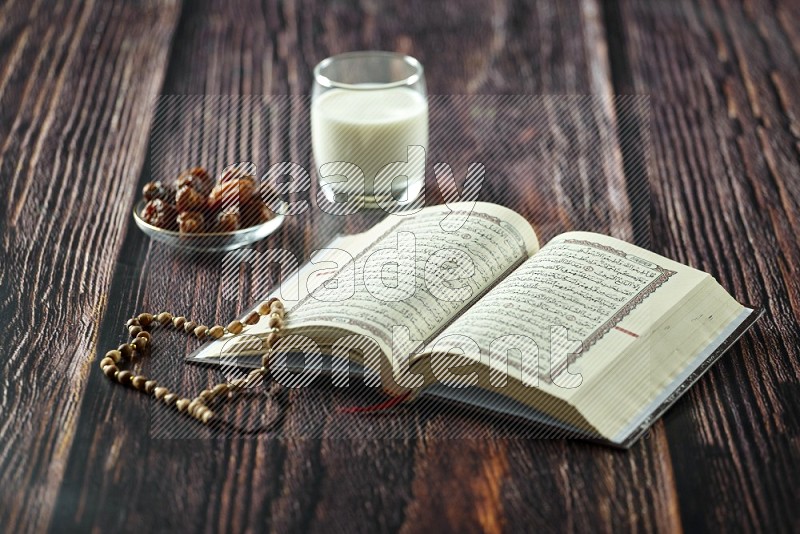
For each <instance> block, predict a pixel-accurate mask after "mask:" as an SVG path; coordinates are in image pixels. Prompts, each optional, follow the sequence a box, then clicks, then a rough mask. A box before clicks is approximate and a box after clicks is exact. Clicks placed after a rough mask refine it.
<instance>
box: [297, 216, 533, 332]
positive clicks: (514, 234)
mask: <svg viewBox="0 0 800 534" xmlns="http://www.w3.org/2000/svg"><path fill="white" fill-rule="evenodd" d="M451 214H454V215H467V216H469V217H477V218H479V219H483V220H485V221H488V222H490V223H493V224H496V225H498V226H500V227H501V228H503V230H505V231H506V232H508V234H509V238H512V239H513V240H514V241H516V243H515V244H516V245H517V246H518V247H519V250H520V251H521V252H522V254H524V255H525V256H526V257H527V247H526V246H525V238H524V237H522V234H521V233H520V232H519V230H518V229H517V228H516V227H515V226H514V225H512V224H508V223H506V221H504V220H503V219H501V218H499V217H496V216H494V215H489V214H488V213H483V212H476V211H471V212H467V211H463V210H460V211H453V212H451ZM435 215H439V213H431V214H429V216H430V217H434V216H435ZM445 215H448V214H445ZM389 216H390V217H391V215H389ZM407 221H410V219H400V220H399V221H397V222H396V223H395V224H393V225H392V226H391V227H389V228H388V229H387V230H386V232H384V233H383V234H382V235H381V236H380V237H378V238H377V239H375V242H374V243H373V245H374V244H375V243H378V242H380V241H383V240H384V239H386V238H387V237H389V236H390V235H392V234H393V233H396V232H397V231H398V229H399V228H400V226H401V225H403V224H404V223H406V222H407ZM374 251H375V249H373V248H371V247H367V248H365V249H364V250H362V251H361V252H360V253H359V254H358V255H356V257H355V258H353V261H352V263H353V265H354V266H355V265H357V264H358V261H359V260H360V259H361V258H362V257H363V256H364V255H366V254H367V252H370V253H372V252H374ZM350 263H351V262H348V263H347V264H345V265H343V266H342V267H341V268H340V269H339V271H337V272H336V274H335V275H333V277H332V278H334V277H336V276H338V275H339V273H340V272H342V270H344V268H345V267H346V266H347V265H349V264H350ZM516 265H518V263H515V264H513V265H512V268H513V267H515V266H516ZM508 272H509V271H508V270H507V271H506V272H504V273H503V274H502V275H500V276H501V277H502V278H505V276H507V275H508ZM489 287H492V285H491V284H490V285H489ZM484 293H485V292H484ZM482 296H483V293H479V294H477V295H475V298H474V299H473V300H472V302H470V304H469V307H472V306H473V305H474V304H475V303H476V302H477V301H478V300H479V299H480V298H481V297H482ZM314 300H315V299H314V297H313V292H312V293H309V294H308V295H306V296H305V297H304V298H303V299H301V300H300V301H299V302H298V303H297V304H296V305H295V306H294V307H293V309H297V308H299V307H300V306H304V305H307V304H308V303H309V302H310V301H314ZM466 309H468V308H462V309H461V311H460V312H459V313H458V314H457V315H456V317H457V316H458V315H459V314H460V313H463V311H464V310H466ZM338 322H340V323H343V324H351V325H354V326H358V327H360V328H362V329H364V330H366V331H368V332H370V333H371V334H372V335H373V336H375V337H377V338H381V340H382V341H383V342H384V343H388V344H391V339H389V340H387V339H385V338H384V336H383V334H382V333H381V332H380V331H378V329H376V328H375V327H374V326H373V325H372V324H371V323H369V322H366V321H362V320H360V319H356V320H349V319H340V320H339V321H338ZM448 324H450V323H449V322H448V323H447V324H445V325H443V326H442V327H441V328H440V329H439V332H441V330H442V329H444V328H445V327H446V326H447V325H448ZM436 335H438V332H434V334H433V335H432V336H431V339H433V338H434V337H435V336H436ZM428 341H429V340H425V343H427V342H428Z"/></svg>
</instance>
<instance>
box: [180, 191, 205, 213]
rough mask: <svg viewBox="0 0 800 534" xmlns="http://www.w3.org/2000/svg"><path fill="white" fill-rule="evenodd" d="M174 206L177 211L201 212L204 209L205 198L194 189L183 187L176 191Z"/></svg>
mask: <svg viewBox="0 0 800 534" xmlns="http://www.w3.org/2000/svg"><path fill="white" fill-rule="evenodd" d="M175 205H176V207H177V208H178V211H181V212H183V211H202V210H204V209H205V208H206V197H205V195H203V194H201V193H199V192H198V191H197V190H196V189H194V188H192V187H190V186H188V185H185V186H183V187H181V188H180V189H178V194H177V195H175Z"/></svg>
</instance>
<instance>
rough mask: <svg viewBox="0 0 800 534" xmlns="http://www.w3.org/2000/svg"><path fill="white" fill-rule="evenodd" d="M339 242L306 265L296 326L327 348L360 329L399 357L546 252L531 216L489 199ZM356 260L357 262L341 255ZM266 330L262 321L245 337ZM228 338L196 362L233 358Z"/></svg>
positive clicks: (396, 220)
mask: <svg viewBox="0 0 800 534" xmlns="http://www.w3.org/2000/svg"><path fill="white" fill-rule="evenodd" d="M339 243H341V245H336V244H335V245H334V246H333V247H330V248H336V247H337V246H341V247H342V248H341V249H339V250H326V249H321V250H319V251H317V255H318V257H319V258H320V260H319V262H318V263H320V265H310V264H307V265H304V266H303V267H302V268H301V270H300V274H301V276H300V278H301V280H300V281H299V285H300V286H301V287H300V289H301V292H300V294H301V298H300V300H299V301H297V302H287V303H286V307H287V316H286V320H287V332H289V333H294V334H299V335H307V336H308V337H310V338H312V339H314V341H315V342H317V343H319V344H320V345H329V344H332V343H334V342H335V341H336V339H338V338H341V337H342V335H343V333H349V334H356V335H358V336H363V337H366V338H369V339H370V340H371V341H372V342H374V344H375V345H376V346H377V347H379V349H380V351H381V352H383V353H384V354H386V355H387V356H394V357H395V358H396V359H397V360H406V359H407V358H408V357H409V355H411V354H412V353H416V352H418V351H419V350H420V349H421V345H422V344H424V343H425V342H427V341H429V340H430V338H431V337H432V336H433V335H435V333H437V332H438V331H440V330H441V329H442V328H444V326H445V325H446V324H448V323H449V322H450V321H451V320H452V319H453V318H454V317H455V316H456V315H457V314H458V313H460V312H461V311H462V310H463V309H464V308H466V307H469V306H470V305H471V304H472V303H473V302H474V301H475V300H476V299H477V298H478V297H479V296H480V295H481V294H482V293H484V292H485V291H486V289H487V288H488V287H490V286H491V285H493V284H495V283H496V282H497V280H498V279H499V278H501V277H503V276H505V275H506V274H507V273H508V272H510V271H511V270H513V268H514V267H515V266H517V265H519V264H520V263H521V262H523V261H524V260H525V259H526V258H528V257H529V256H530V255H531V254H533V253H535V252H536V251H537V250H538V248H539V244H538V240H537V238H536V235H535V233H534V231H533V229H532V228H531V226H530V224H529V223H528V222H527V221H525V219H524V218H523V217H521V216H520V215H518V214H517V213H515V212H513V211H511V210H509V209H507V208H503V207H501V206H496V205H493V204H486V203H480V202H478V203H474V204H473V203H453V204H449V205H447V206H445V205H442V206H433V207H429V208H425V209H423V210H421V211H420V212H418V213H416V214H414V215H406V216H402V217H401V216H396V215H390V216H389V217H388V218H387V219H386V220H384V221H383V222H381V223H380V224H378V225H377V226H376V227H374V228H373V229H371V230H370V231H368V232H366V233H365V234H362V235H359V236H354V237H348V238H347V240H346V241H340V242H339ZM345 246H346V247H347V248H344V247H345ZM348 256H350V257H351V260H350V261H346V262H341V261H340V260H341V258H342V257H348ZM333 257H337V258H339V260H338V261H337V260H332V258H333ZM331 261H334V263H333V264H332V263H331ZM323 262H325V263H323ZM336 263H338V265H336ZM331 266H333V267H334V268H331ZM290 282H291V280H290ZM295 282H297V281H295ZM398 329H399V330H398ZM267 332H268V328H267V326H266V321H261V322H259V323H258V324H256V325H252V326H249V327H247V328H245V330H244V332H243V334H248V335H265V334H266V333H267ZM228 337H229V336H226V337H223V338H222V339H221V340H219V341H217V342H215V343H212V344H210V345H208V346H206V347H204V348H203V349H202V351H201V352H200V353H197V354H195V355H193V358H192V359H193V360H195V361H197V360H198V356H201V357H202V356H205V357H209V358H211V357H220V356H222V355H224V354H223V352H222V347H223V346H225V347H226V349H225V350H227V347H228V346H231V345H230V343H227V344H226V342H228V341H230V340H229V339H228Z"/></svg>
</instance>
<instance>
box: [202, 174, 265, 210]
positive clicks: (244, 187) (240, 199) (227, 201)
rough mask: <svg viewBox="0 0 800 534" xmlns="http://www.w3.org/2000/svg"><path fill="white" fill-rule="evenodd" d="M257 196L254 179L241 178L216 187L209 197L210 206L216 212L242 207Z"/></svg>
mask: <svg viewBox="0 0 800 534" xmlns="http://www.w3.org/2000/svg"><path fill="white" fill-rule="evenodd" d="M257 196H258V193H257V189H256V181H255V180H254V179H252V178H239V179H236V180H230V181H228V182H223V183H220V184H217V185H216V186H214V189H212V190H211V194H210V195H209V196H208V205H209V206H210V207H211V209H214V210H218V209H223V208H227V207H230V206H241V205H244V204H247V203H249V202H251V201H252V200H253V199H254V198H256V197H257Z"/></svg>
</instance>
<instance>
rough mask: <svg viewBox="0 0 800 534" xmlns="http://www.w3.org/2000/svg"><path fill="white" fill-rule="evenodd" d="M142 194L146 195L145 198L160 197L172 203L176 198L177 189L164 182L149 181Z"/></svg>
mask: <svg viewBox="0 0 800 534" xmlns="http://www.w3.org/2000/svg"><path fill="white" fill-rule="evenodd" d="M142 195H144V199H145V200H154V199H159V200H163V201H164V202H167V203H172V201H173V199H174V198H175V190H174V189H172V188H171V187H169V186H168V185H166V184H164V183H163V182H158V181H156V182H148V183H146V184H145V186H144V188H142Z"/></svg>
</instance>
